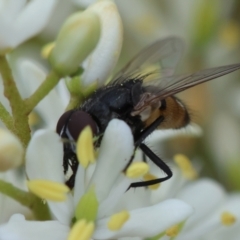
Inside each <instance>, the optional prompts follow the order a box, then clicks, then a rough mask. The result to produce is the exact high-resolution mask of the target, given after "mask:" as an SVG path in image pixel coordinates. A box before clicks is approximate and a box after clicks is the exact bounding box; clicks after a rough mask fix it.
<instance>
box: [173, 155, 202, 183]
mask: <svg viewBox="0 0 240 240" xmlns="http://www.w3.org/2000/svg"><path fill="white" fill-rule="evenodd" d="M173 159H174V161H175V163H176V164H177V165H178V167H179V168H180V169H181V171H182V174H183V176H184V177H185V178H187V179H189V180H193V179H196V178H197V177H198V174H197V172H196V170H195V169H194V167H193V166H192V164H191V162H190V160H189V159H188V158H187V156H185V155H183V154H176V155H175V156H174V157H173Z"/></svg>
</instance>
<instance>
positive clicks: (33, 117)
mask: <svg viewBox="0 0 240 240" xmlns="http://www.w3.org/2000/svg"><path fill="white" fill-rule="evenodd" d="M39 122H40V118H39V115H38V114H37V113H36V112H31V113H30V114H29V115H28V123H29V125H30V126H31V127H32V126H35V125H37V124H38V123H39Z"/></svg>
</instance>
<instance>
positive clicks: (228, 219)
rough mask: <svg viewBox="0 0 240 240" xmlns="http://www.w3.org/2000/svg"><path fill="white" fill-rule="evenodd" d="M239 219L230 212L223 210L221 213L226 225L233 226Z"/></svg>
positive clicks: (222, 220)
mask: <svg viewBox="0 0 240 240" xmlns="http://www.w3.org/2000/svg"><path fill="white" fill-rule="evenodd" d="M236 221H237V218H236V216H234V215H233V214H232V213H230V212H223V213H222V215H221V222H222V224H223V225H224V226H231V225H233V224H234V223H235V222H236Z"/></svg>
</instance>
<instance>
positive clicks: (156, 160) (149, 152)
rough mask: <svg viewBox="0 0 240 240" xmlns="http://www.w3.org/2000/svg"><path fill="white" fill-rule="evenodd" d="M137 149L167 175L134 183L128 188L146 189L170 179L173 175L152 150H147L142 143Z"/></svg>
mask: <svg viewBox="0 0 240 240" xmlns="http://www.w3.org/2000/svg"><path fill="white" fill-rule="evenodd" d="M139 147H140V148H141V150H142V151H143V152H144V153H145V154H146V156H148V157H149V158H150V159H151V160H152V161H153V162H154V163H155V164H156V165H157V166H158V167H159V168H161V169H162V170H163V171H164V172H165V173H166V174H167V176H166V177H163V178H158V179H154V180H150V181H145V182H135V183H132V184H131V185H130V187H129V188H136V187H146V186H150V185H154V184H157V183H160V182H164V181H166V180H168V179H169V178H171V177H172V175H173V174H172V171H171V169H170V168H169V167H168V165H167V164H166V163H165V162H164V161H163V160H162V159H161V158H159V157H158V156H157V155H156V154H155V153H154V152H152V150H151V149H150V148H148V147H147V146H146V145H145V144H144V143H142V144H141V145H140V146H139Z"/></svg>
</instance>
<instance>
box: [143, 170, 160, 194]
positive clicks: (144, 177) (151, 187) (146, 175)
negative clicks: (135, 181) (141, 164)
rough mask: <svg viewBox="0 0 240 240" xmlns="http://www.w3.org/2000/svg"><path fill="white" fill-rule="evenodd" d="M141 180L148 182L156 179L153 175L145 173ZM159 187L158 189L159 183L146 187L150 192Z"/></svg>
mask: <svg viewBox="0 0 240 240" xmlns="http://www.w3.org/2000/svg"><path fill="white" fill-rule="evenodd" d="M143 179H144V180H145V181H149V180H155V179H157V177H155V176H154V175H153V174H150V173H147V174H145V175H144V176H143ZM159 187H160V183H156V184H153V185H150V186H148V188H149V189H151V190H157V189H158V188H159Z"/></svg>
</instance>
